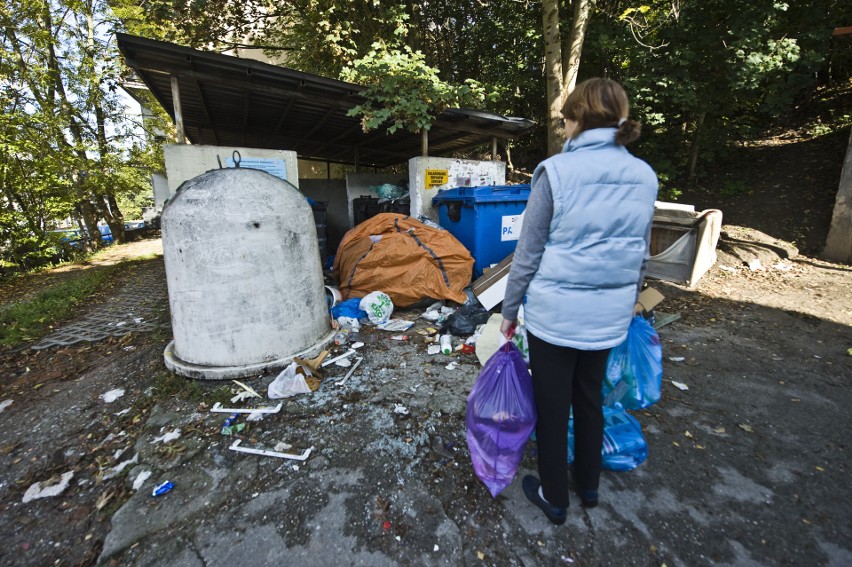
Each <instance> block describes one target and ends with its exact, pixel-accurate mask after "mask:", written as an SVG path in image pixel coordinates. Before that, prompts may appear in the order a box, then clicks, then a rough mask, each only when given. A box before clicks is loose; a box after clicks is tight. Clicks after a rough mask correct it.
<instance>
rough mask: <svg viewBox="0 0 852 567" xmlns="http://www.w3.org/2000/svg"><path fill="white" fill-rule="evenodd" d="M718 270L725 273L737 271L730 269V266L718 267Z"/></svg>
mask: <svg viewBox="0 0 852 567" xmlns="http://www.w3.org/2000/svg"><path fill="white" fill-rule="evenodd" d="M719 269H720V270H724V271H726V272H736V271H737V269H736V268H732V267H730V266H719Z"/></svg>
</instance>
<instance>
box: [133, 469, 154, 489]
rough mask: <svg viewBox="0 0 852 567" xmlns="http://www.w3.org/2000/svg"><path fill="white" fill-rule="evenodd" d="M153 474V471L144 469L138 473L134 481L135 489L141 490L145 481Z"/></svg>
mask: <svg viewBox="0 0 852 567" xmlns="http://www.w3.org/2000/svg"><path fill="white" fill-rule="evenodd" d="M150 476H151V471H142V472H141V473H139V474H138V475H136V480H134V481H133V490H139V489H140V488H142V485H143V484H145V481H146V480H148V478H149V477H150Z"/></svg>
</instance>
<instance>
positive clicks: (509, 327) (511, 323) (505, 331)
mask: <svg viewBox="0 0 852 567" xmlns="http://www.w3.org/2000/svg"><path fill="white" fill-rule="evenodd" d="M517 326H518V320H517V319H503V322H502V323H501V324H500V334H501V335H503V336H504V337H506V340H507V341H510V340H512V337H514V336H515V328H517Z"/></svg>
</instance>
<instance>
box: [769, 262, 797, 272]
mask: <svg viewBox="0 0 852 567" xmlns="http://www.w3.org/2000/svg"><path fill="white" fill-rule="evenodd" d="M772 267H773V268H775V269H776V270H780V271H782V272H789V271H790V270H792V269H793V266H792V265H791V264H785V263H784V262H778V263H777V264H775V265H773V266H772Z"/></svg>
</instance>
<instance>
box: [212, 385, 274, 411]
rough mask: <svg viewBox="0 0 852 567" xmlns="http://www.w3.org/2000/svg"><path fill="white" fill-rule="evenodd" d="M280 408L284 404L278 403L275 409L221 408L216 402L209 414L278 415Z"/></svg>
mask: <svg viewBox="0 0 852 567" xmlns="http://www.w3.org/2000/svg"><path fill="white" fill-rule="evenodd" d="M270 385H271V384H270ZM282 407H284V402H279V403H278V405H277V406H275V407H266V408H223V407H222V404H221V402H216V403H215V404H213V407H212V408H210V413H230V414H237V413H278V412H279V411H281V408H282Z"/></svg>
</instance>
